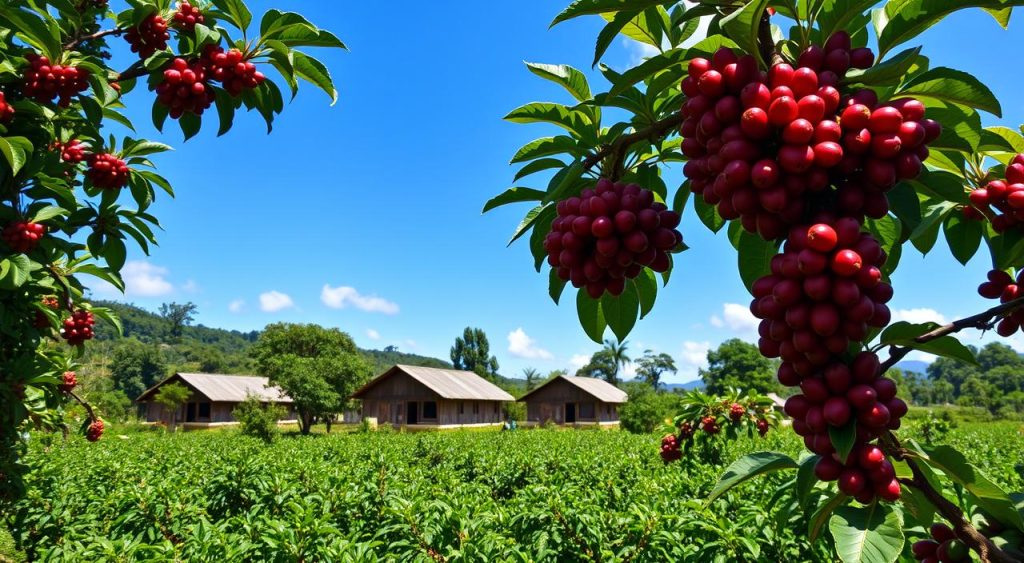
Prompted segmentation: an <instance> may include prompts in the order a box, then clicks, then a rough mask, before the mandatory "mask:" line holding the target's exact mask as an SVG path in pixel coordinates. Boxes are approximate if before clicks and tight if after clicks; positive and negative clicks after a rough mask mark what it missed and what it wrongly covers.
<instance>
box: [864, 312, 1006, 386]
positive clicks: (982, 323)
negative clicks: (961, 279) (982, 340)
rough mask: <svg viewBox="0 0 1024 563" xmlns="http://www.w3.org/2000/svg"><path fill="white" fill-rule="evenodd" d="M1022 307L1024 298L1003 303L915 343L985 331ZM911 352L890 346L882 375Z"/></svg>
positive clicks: (945, 327)
mask: <svg viewBox="0 0 1024 563" xmlns="http://www.w3.org/2000/svg"><path fill="white" fill-rule="evenodd" d="M1021 307H1024V297H1021V298H1018V299H1014V300H1013V301H1007V302H1006V303H1003V304H1002V305H999V306H998V307H992V308H991V309H989V310H987V311H985V312H983V313H978V314H977V315H973V316H970V317H967V318H964V319H960V320H957V321H953V322H951V323H949V324H947V325H944V326H940V327H939V328H937V329H935V330H932V331H929V332H926V333H924V334H922V335H921V336H918V337H917V338H915V339H914V342H917V343H918V344H924V343H926V342H931V341H932V340H935V339H937V338H942V337H943V336H948V335H950V334H953V333H956V332H960V331H961V330H963V329H965V328H977V329H979V330H984V329H987V328H990V327H991V325H992V322H993V321H994V320H995V318H996V317H1001V316H1003V315H1004V314H1005V313H1008V312H1010V311H1014V310H1016V309H1019V308H1021ZM911 351H913V348H911V347H909V346H890V347H889V359H888V360H886V361H885V363H883V364H882V373H885V372H886V371H888V370H889V368H891V367H893V366H894V365H896V363H897V362H899V361H900V360H902V359H903V358H904V357H906V355H907V354H909V353H910V352H911Z"/></svg>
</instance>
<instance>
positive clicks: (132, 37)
mask: <svg viewBox="0 0 1024 563" xmlns="http://www.w3.org/2000/svg"><path fill="white" fill-rule="evenodd" d="M170 38H171V34H170V33H169V32H168V31H167V21H166V20H164V18H163V16H161V15H160V14H159V13H156V14H150V15H149V16H146V18H145V19H143V20H142V21H141V22H139V25H137V26H135V27H132V28H129V29H128V31H126V32H125V34H124V39H125V41H127V42H128V44H129V45H131V49H132V52H133V53H138V54H139V58H140V59H148V58H149V57H151V56H153V53H156V52H157V51H163V50H164V49H166V48H167V40H168V39H170Z"/></svg>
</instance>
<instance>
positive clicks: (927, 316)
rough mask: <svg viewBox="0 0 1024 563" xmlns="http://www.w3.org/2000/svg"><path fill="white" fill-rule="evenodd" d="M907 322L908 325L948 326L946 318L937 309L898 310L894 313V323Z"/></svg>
mask: <svg viewBox="0 0 1024 563" xmlns="http://www.w3.org/2000/svg"><path fill="white" fill-rule="evenodd" d="M899 321H906V322H908V323H913V324H919V323H929V322H934V323H939V324H940V325H944V324H946V322H947V321H946V317H945V316H943V315H942V313H940V312H938V311H936V310H935V309H928V308H923V307H922V308H920V309H896V310H895V311H893V312H892V322H894V323H895V322H899Z"/></svg>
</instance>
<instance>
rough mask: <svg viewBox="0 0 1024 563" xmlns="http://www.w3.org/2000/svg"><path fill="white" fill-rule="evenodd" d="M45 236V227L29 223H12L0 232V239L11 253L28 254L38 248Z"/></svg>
mask: <svg viewBox="0 0 1024 563" xmlns="http://www.w3.org/2000/svg"><path fill="white" fill-rule="evenodd" d="M45 234H46V225H43V224H40V223H33V222H31V221H12V222H10V223H8V224H7V226H6V227H4V230H3V231H2V232H0V239H3V241H4V243H6V244H7V246H8V247H10V249H11V250H12V251H13V252H16V253H19V254H28V253H29V252H32V251H33V250H35V249H36V247H37V246H39V241H40V240H42V239H43V235H45Z"/></svg>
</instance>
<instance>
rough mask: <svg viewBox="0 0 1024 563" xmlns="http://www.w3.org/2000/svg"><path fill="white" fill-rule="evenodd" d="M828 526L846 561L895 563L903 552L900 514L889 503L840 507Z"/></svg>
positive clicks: (840, 556) (852, 562)
mask: <svg viewBox="0 0 1024 563" xmlns="http://www.w3.org/2000/svg"><path fill="white" fill-rule="evenodd" d="M828 528H829V531H831V532H832V537H833V539H834V540H835V542H836V553H837V554H838V555H839V558H840V559H842V560H843V562H844V563H892V562H893V561H896V559H897V558H899V556H900V552H901V551H903V543H904V541H905V538H904V536H903V528H902V526H901V524H900V516H899V514H897V513H896V511H895V510H893V508H892V506H890V505H889V504H885V503H880V502H876V503H872V504H870V505H868V506H863V507H856V506H843V507H840V508H837V509H836V511H835V513H834V514H833V515H832V518H831V520H829V524H828Z"/></svg>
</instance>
